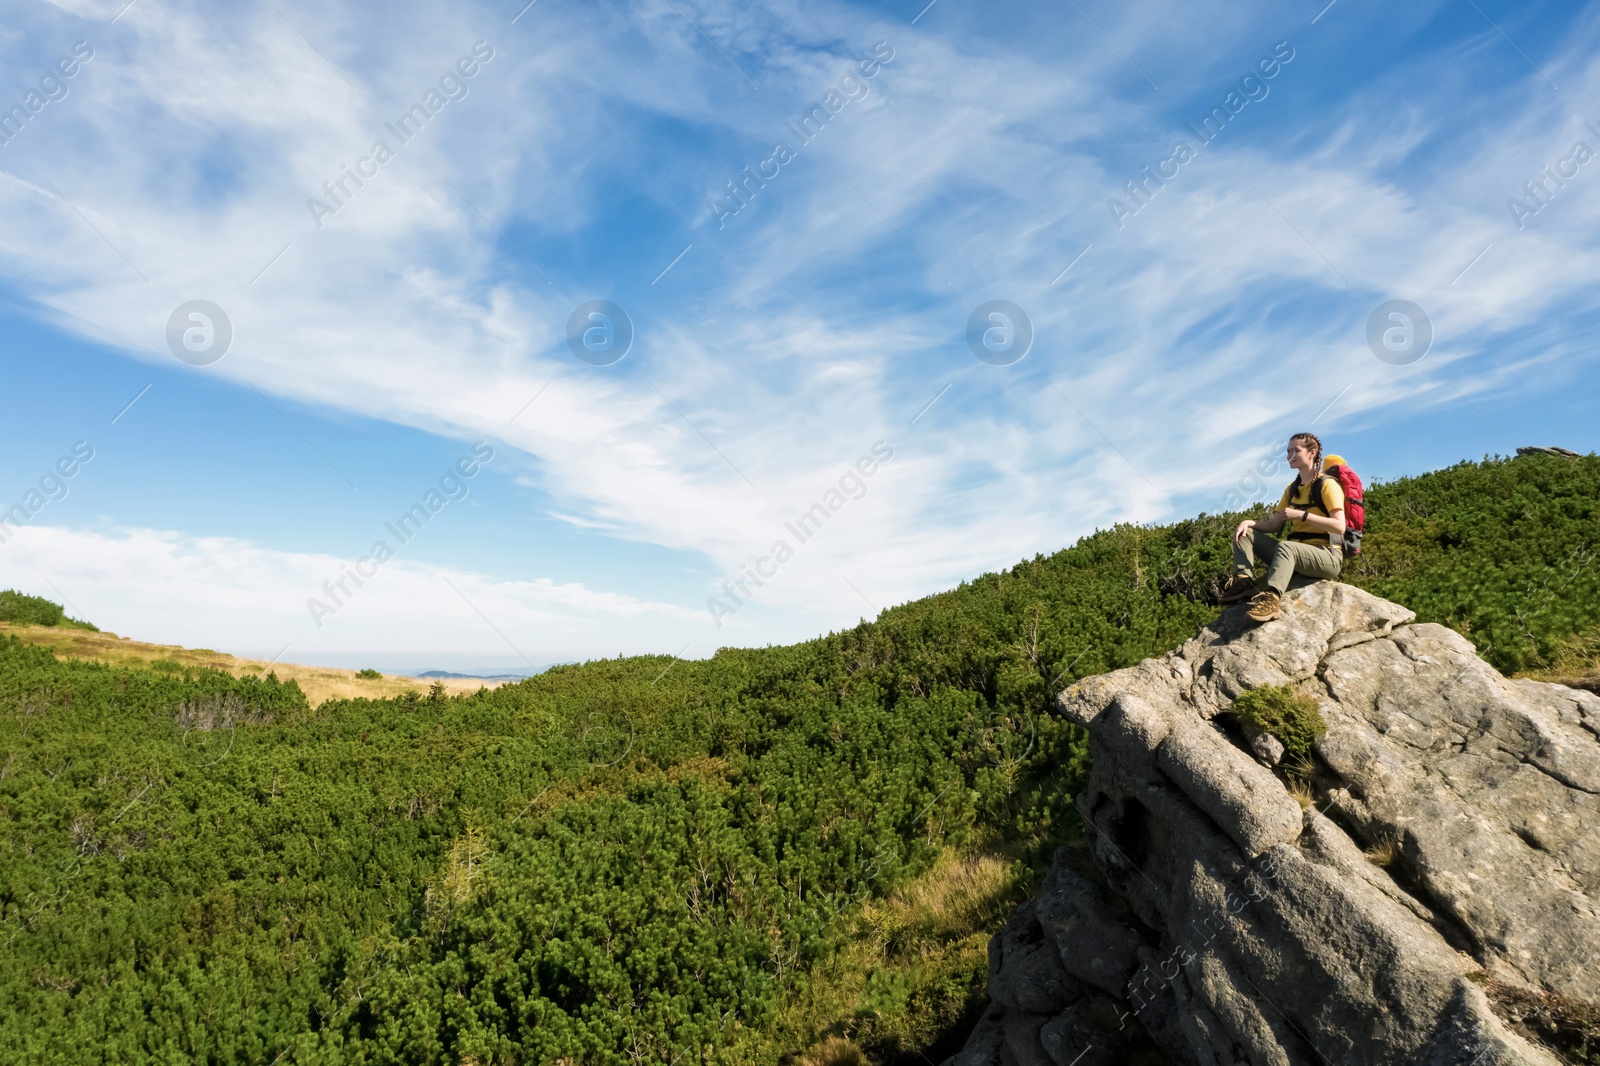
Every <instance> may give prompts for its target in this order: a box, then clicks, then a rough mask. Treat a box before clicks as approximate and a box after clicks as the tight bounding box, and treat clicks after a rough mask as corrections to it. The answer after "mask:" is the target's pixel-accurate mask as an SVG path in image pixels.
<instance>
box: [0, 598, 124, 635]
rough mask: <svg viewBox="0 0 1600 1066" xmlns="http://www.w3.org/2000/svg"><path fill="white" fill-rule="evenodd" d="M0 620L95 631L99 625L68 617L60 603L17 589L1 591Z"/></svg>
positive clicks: (96, 631) (20, 623) (28, 624)
mask: <svg viewBox="0 0 1600 1066" xmlns="http://www.w3.org/2000/svg"><path fill="white" fill-rule="evenodd" d="M0 622H14V623H16V624H18V625H27V626H64V627H65V628H67V629H88V630H91V631H93V632H95V633H98V632H100V629H99V627H97V626H93V625H90V624H89V623H88V622H84V621H80V620H79V619H76V618H68V617H67V612H66V611H65V610H64V609H63V608H62V606H61V605H60V604H59V603H52V602H50V601H49V600H47V599H45V598H44V597H42V596H29V595H27V594H25V593H21V592H18V591H17V590H16V589H6V590H5V591H4V592H0Z"/></svg>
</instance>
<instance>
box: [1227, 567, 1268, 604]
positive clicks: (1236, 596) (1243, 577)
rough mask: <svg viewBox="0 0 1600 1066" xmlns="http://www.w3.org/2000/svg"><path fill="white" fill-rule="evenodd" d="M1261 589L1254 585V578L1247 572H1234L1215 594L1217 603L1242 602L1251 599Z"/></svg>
mask: <svg viewBox="0 0 1600 1066" xmlns="http://www.w3.org/2000/svg"><path fill="white" fill-rule="evenodd" d="M1260 591H1261V590H1260V589H1259V588H1257V587H1256V579H1255V578H1253V577H1251V576H1250V575H1249V574H1234V575H1233V576H1232V577H1230V578H1228V580H1227V583H1226V584H1224V585H1223V586H1222V591H1221V592H1219V593H1218V594H1217V602H1218V603H1243V602H1244V601H1245V600H1248V599H1251V598H1252V597H1254V596H1255V595H1256V594H1257V593H1258V592H1260Z"/></svg>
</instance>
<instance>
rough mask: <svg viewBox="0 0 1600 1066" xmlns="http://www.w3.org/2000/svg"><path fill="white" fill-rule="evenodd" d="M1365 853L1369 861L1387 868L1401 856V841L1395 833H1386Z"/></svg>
mask: <svg viewBox="0 0 1600 1066" xmlns="http://www.w3.org/2000/svg"><path fill="white" fill-rule="evenodd" d="M1364 854H1365V855H1366V857H1367V861H1368V862H1370V863H1372V864H1373V865H1374V866H1381V867H1383V868H1384V869H1385V870H1387V869H1388V868H1389V867H1391V866H1393V865H1394V863H1395V860H1396V859H1398V858H1399V857H1400V841H1399V839H1398V838H1397V837H1395V835H1394V834H1393V833H1385V834H1384V835H1383V836H1380V837H1379V838H1378V840H1377V843H1375V844H1373V845H1372V846H1371V847H1370V848H1368V849H1367V850H1366V851H1365V852H1364Z"/></svg>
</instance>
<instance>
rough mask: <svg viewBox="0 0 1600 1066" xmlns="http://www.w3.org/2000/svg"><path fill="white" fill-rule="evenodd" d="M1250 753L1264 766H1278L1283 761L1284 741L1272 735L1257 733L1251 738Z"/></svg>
mask: <svg viewBox="0 0 1600 1066" xmlns="http://www.w3.org/2000/svg"><path fill="white" fill-rule="evenodd" d="M1250 751H1251V753H1252V754H1253V755H1255V757H1256V758H1257V759H1259V760H1260V761H1261V763H1262V765H1263V766H1277V765H1278V764H1279V763H1281V762H1282V761H1283V752H1284V747H1283V741H1281V740H1279V739H1278V738H1277V737H1275V736H1273V735H1272V734H1271V733H1256V734H1254V735H1253V736H1251V737H1250Z"/></svg>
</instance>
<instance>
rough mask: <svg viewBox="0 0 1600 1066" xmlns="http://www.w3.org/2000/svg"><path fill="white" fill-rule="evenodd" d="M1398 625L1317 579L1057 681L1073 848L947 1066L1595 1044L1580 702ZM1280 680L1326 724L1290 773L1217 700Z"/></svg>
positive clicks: (1273, 745) (1008, 943) (1546, 1049)
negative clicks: (1177, 643) (1080, 832)
mask: <svg viewBox="0 0 1600 1066" xmlns="http://www.w3.org/2000/svg"><path fill="white" fill-rule="evenodd" d="M1414 619H1415V616H1414V615H1413V614H1412V613H1411V612H1410V611H1408V610H1406V609H1405V608H1403V607H1400V606H1398V605H1396V604H1393V603H1389V602H1387V601H1385V600H1381V599H1378V598H1376V597H1374V596H1371V595H1368V594H1367V593H1364V592H1362V591H1360V590H1359V589H1356V588H1353V587H1351V586H1349V585H1343V584H1338V583H1334V582H1321V583H1317V584H1313V585H1310V586H1308V587H1305V588H1302V589H1297V590H1294V591H1292V592H1291V593H1290V594H1289V595H1288V597H1287V598H1286V600H1285V608H1284V614H1283V617H1282V618H1280V619H1279V620H1277V621H1274V622H1270V623H1267V624H1265V625H1261V626H1255V625H1253V624H1252V623H1250V622H1249V621H1247V620H1246V619H1245V618H1244V616H1243V610H1242V609H1241V608H1235V609H1232V610H1230V611H1228V612H1227V613H1226V614H1225V615H1224V616H1223V618H1222V619H1220V620H1219V621H1218V622H1217V623H1216V624H1215V625H1213V626H1211V627H1208V628H1206V629H1204V630H1202V631H1201V632H1200V634H1199V635H1198V636H1196V637H1195V638H1194V639H1193V640H1191V641H1189V642H1188V643H1187V644H1185V645H1184V646H1183V647H1182V648H1180V649H1179V650H1177V651H1175V652H1173V653H1171V654H1169V655H1167V656H1166V657H1165V658H1162V659H1147V660H1145V661H1144V662H1142V663H1140V664H1139V665H1138V666H1134V667H1130V668H1128V669H1125V670H1118V671H1116V672H1114V673H1110V674H1104V675H1101V676H1098V677H1094V678H1089V679H1086V680H1085V681H1083V682H1081V683H1079V684H1077V685H1074V686H1073V687H1072V688H1070V689H1068V690H1067V691H1065V692H1063V693H1062V694H1061V695H1060V697H1059V700H1058V705H1059V710H1060V713H1062V714H1063V715H1065V716H1066V717H1068V718H1070V719H1072V720H1073V721H1075V722H1078V723H1080V724H1081V725H1083V726H1084V727H1085V728H1086V729H1087V730H1088V732H1089V737H1090V747H1091V751H1092V756H1093V769H1092V771H1091V773H1090V777H1089V781H1088V785H1087V788H1086V790H1085V791H1084V792H1083V794H1082V795H1080V796H1079V797H1077V803H1078V806H1079V809H1080V811H1081V813H1082V814H1083V816H1084V821H1085V823H1086V824H1087V825H1088V827H1089V829H1088V832H1087V840H1086V845H1085V847H1084V848H1083V849H1080V850H1073V849H1062V851H1061V852H1060V853H1058V855H1057V856H1056V860H1055V863H1054V865H1053V867H1052V868H1051V870H1050V872H1049V875H1048V876H1047V878H1046V879H1045V882H1044V884H1043V886H1042V887H1041V890H1040V892H1039V894H1038V896H1037V897H1036V898H1034V899H1033V900H1031V901H1029V902H1028V903H1025V904H1023V905H1022V906H1021V907H1019V908H1018V909H1017V911H1016V912H1015V914H1014V915H1013V916H1012V918H1011V920H1010V921H1009V922H1008V924H1007V926H1006V928H1005V929H1004V930H1003V931H1002V932H1001V933H1000V934H999V935H998V936H996V937H995V938H994V941H993V942H992V943H991V945H990V952H989V954H990V967H989V969H990V979H989V990H990V996H991V998H992V1003H991V1005H990V1008H989V1010H988V1011H987V1013H986V1014H985V1015H984V1017H983V1020H982V1021H981V1022H980V1023H979V1025H978V1027H977V1029H976V1030H975V1031H974V1032H973V1034H972V1036H971V1038H970V1039H969V1041H968V1043H967V1045H966V1047H965V1048H964V1049H963V1050H962V1051H961V1052H960V1053H959V1054H957V1055H956V1056H955V1057H954V1058H953V1059H952V1060H951V1063H952V1064H954V1066H989V1064H994V1063H1002V1064H1006V1066H1013V1064H1014V1066H1101V1064H1110V1063H1121V1062H1137V1061H1148V1062H1153V1063H1154V1062H1162V1061H1170V1062H1175V1063H1185V1064H1188V1063H1203V1064H1208V1066H1209V1064H1213V1063H1253V1064H1258V1066H1260V1064H1268V1063H1271V1064H1289V1063H1294V1064H1300V1063H1306V1064H1328V1066H1334V1064H1337V1066H1343V1064H1346V1063H1349V1064H1356V1063H1423V1064H1429V1066H1445V1064H1461V1066H1489V1064H1492V1063H1539V1064H1546V1063H1555V1062H1559V1061H1578V1062H1583V1061H1600V1040H1597V1039H1596V1034H1597V1033H1600V1028H1597V1027H1596V1025H1595V1020H1596V1017H1597V1015H1596V1012H1595V1008H1594V1004H1595V1003H1596V1002H1597V1001H1600V697H1596V696H1595V695H1593V694H1591V693H1588V692H1584V691H1580V690H1577V689H1571V688H1566V687H1563V686H1560V685H1551V684H1543V683H1538V682H1532V681H1516V680H1509V679H1507V678H1505V677H1502V676H1501V675H1500V674H1499V673H1497V672H1496V671H1495V670H1494V669H1493V668H1492V667H1490V666H1489V665H1488V664H1487V663H1485V662H1483V661H1482V660H1481V659H1479V658H1478V657H1477V655H1476V654H1475V653H1474V650H1473V647H1472V645H1471V644H1470V643H1469V642H1468V641H1466V640H1465V639H1463V638H1462V637H1461V636H1459V635H1458V634H1456V633H1454V632H1453V631H1451V630H1449V629H1446V628H1444V627H1443V626H1438V625H1431V624H1417V623H1416V622H1415V620H1414ZM1285 684H1288V685H1292V686H1294V687H1295V688H1297V689H1298V690H1299V691H1301V692H1303V693H1305V694H1308V695H1310V696H1312V697H1314V698H1315V700H1316V703H1317V705H1318V708H1319V710H1320V713H1321V716H1322V719H1323V721H1324V722H1325V724H1326V727H1327V728H1326V732H1324V733H1322V734H1321V735H1320V736H1319V737H1317V739H1316V740H1315V742H1314V744H1313V748H1312V751H1313V755H1312V758H1311V759H1310V760H1309V761H1307V762H1302V763H1300V764H1298V766H1297V767H1296V768H1295V770H1296V772H1288V768H1286V767H1285V766H1284V765H1283V764H1282V763H1278V762H1277V761H1278V760H1279V759H1280V758H1281V753H1282V750H1283V749H1282V746H1281V745H1280V744H1278V743H1277V742H1276V740H1275V739H1274V738H1272V737H1270V736H1266V735H1262V734H1261V733H1260V732H1259V731H1251V733H1250V735H1248V736H1247V733H1246V731H1245V730H1244V729H1242V728H1241V725H1240V721H1239V718H1238V716H1236V715H1234V714H1233V713H1231V712H1230V709H1231V708H1232V706H1233V702H1234V700H1235V699H1236V698H1238V697H1239V696H1240V695H1241V694H1242V693H1244V692H1245V691H1247V690H1251V689H1255V688H1257V687H1259V686H1266V685H1285ZM1274 763H1277V765H1274ZM1591 1054H1593V1055H1595V1056H1597V1057H1596V1058H1594V1059H1591V1058H1589V1057H1588V1056H1589V1055H1591Z"/></svg>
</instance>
